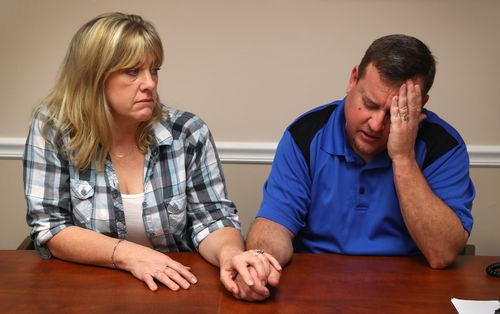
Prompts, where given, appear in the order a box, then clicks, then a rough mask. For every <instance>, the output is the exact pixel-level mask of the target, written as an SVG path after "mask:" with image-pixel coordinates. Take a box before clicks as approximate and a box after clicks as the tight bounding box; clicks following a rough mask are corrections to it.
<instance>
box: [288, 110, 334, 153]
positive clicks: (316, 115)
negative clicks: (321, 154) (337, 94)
mask: <svg viewBox="0 0 500 314" xmlns="http://www.w3.org/2000/svg"><path fill="white" fill-rule="evenodd" d="M340 105H341V102H339V101H335V102H332V103H329V104H327V105H323V106H320V107H317V108H314V109H312V110H310V111H308V112H306V113H304V114H303V115H301V116H300V117H299V118H297V119H296V120H295V121H294V122H293V123H292V124H291V125H290V126H289V127H288V129H287V130H288V132H289V133H290V136H291V137H292V139H293V140H294V142H295V144H296V145H297V146H298V147H299V148H300V150H301V151H302V154H303V155H304V156H305V157H306V159H308V156H309V146H310V144H311V142H312V141H313V139H314V138H315V137H316V134H318V132H319V131H320V130H321V129H322V128H323V127H324V126H325V125H326V124H327V122H328V121H329V120H330V117H331V116H332V114H333V113H334V112H335V111H336V109H337V108H338V107H339V106H340Z"/></svg>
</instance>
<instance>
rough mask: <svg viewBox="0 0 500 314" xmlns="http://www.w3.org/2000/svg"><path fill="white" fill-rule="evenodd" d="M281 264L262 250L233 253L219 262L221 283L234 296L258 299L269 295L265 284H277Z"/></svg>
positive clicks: (249, 299) (250, 299)
mask: <svg viewBox="0 0 500 314" xmlns="http://www.w3.org/2000/svg"><path fill="white" fill-rule="evenodd" d="M280 272H281V265H280V264H279V263H278V261H277V260H276V259H275V258H274V257H273V256H272V255H270V254H268V253H265V252H264V251H262V250H248V251H245V252H242V253H240V254H237V255H233V256H232V258H231V259H230V260H228V261H227V262H224V263H223V264H221V268H220V278H221V282H222V284H223V285H224V286H225V287H226V289H227V290H228V291H230V292H231V293H232V294H233V296H234V297H235V298H238V299H245V300H248V301H260V300H263V299H266V298H267V297H269V295H270V292H269V289H268V288H267V287H266V285H267V284H270V285H272V286H277V285H278V283H279V277H280V274H281V273H280Z"/></svg>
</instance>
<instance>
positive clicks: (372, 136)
mask: <svg viewBox="0 0 500 314" xmlns="http://www.w3.org/2000/svg"><path fill="white" fill-rule="evenodd" d="M360 132H361V135H362V137H363V140H364V141H366V142H377V141H379V140H380V135H377V134H371V133H368V132H366V131H360Z"/></svg>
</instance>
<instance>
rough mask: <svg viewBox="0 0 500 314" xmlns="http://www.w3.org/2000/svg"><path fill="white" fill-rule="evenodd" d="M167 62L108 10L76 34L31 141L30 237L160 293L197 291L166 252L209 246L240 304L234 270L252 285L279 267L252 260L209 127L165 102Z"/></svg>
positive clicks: (48, 250) (129, 19)
mask: <svg viewBox="0 0 500 314" xmlns="http://www.w3.org/2000/svg"><path fill="white" fill-rule="evenodd" d="M162 61H163V47H162V43H161V40H160V38H159V36H158V33H157V32H156V30H155V29H154V27H153V26H152V25H151V24H150V23H149V22H147V21H144V20H143V19H142V18H141V17H139V16H136V15H126V14H122V13H109V14H103V15H100V16H98V17H96V18H95V19H93V20H91V21H89V22H88V23H86V24H85V25H83V26H82V27H81V28H80V29H79V30H78V32H77V33H76V34H75V35H74V37H73V39H72V41H71V43H70V47H69V49H68V52H67V55H66V58H65V60H64V63H63V67H62V70H61V73H60V77H59V79H58V81H57V82H56V85H55V87H54V89H53V91H52V92H51V93H50V94H49V95H48V96H47V97H46V98H45V99H44V100H43V101H42V103H41V104H40V105H39V106H38V108H37V110H35V114H34V117H33V121H32V124H31V128H30V132H29V136H28V139H27V142H26V147H25V155H24V180H25V194H26V199H27V204H28V215H27V221H28V224H29V225H30V226H31V227H32V232H31V236H32V238H33V239H34V243H35V247H36V249H37V250H38V252H39V253H40V255H41V256H42V257H43V258H50V257H51V256H52V255H53V256H55V257H58V258H60V259H64V260H68V261H73V262H77V263H84V264H93V265H99V266H106V267H114V268H118V269H123V270H126V271H129V272H130V273H132V274H133V275H134V276H135V277H136V278H138V279H140V280H142V281H144V282H145V283H146V284H147V286H148V287H149V289H151V290H156V289H157V288H158V286H157V283H162V284H164V285H165V286H167V287H168V288H170V289H172V290H178V289H180V288H183V289H187V288H189V287H190V285H192V284H195V283H196V281H197V279H196V277H195V275H194V274H193V273H191V271H190V268H189V267H187V266H185V265H182V264H180V263H178V262H176V261H174V260H172V259H171V258H169V257H168V255H166V254H164V253H161V252H176V251H195V250H199V252H200V254H201V255H202V256H203V257H204V258H205V259H206V260H208V261H209V262H210V263H212V264H214V265H216V266H220V269H221V281H222V283H223V284H224V286H225V287H226V288H227V289H228V290H229V291H231V292H232V293H233V294H234V295H235V296H238V295H239V290H238V286H237V285H236V283H235V282H234V278H235V276H236V273H239V274H240V275H241V276H242V277H243V279H244V280H245V282H247V283H248V284H252V280H253V279H252V278H264V277H265V276H266V274H267V273H268V272H269V268H270V267H271V266H270V265H274V267H277V268H279V264H278V263H277V261H276V260H274V259H273V258H272V257H271V256H270V255H268V254H265V253H262V252H261V251H251V252H243V251H244V243H243V239H242V237H241V233H240V223H239V220H238V216H237V215H236V209H235V207H234V204H233V203H232V202H231V201H229V200H228V199H227V198H226V190H225V183H224V177H223V174H222V169H221V166H220V162H219V159H218V157H217V153H216V151H215V146H214V144H213V140H212V137H211V135H210V132H209V130H208V128H207V126H206V125H205V123H204V122H203V121H202V120H200V119H199V118H198V117H196V116H195V115H193V114H190V113H187V112H182V111H180V110H176V109H172V108H166V107H165V106H163V105H161V104H160V100H159V97H158V94H157V84H158V71H159V68H160V66H161V64H162ZM270 263H271V264H270ZM248 267H250V268H248ZM248 269H253V270H252V275H250V273H249V271H248ZM255 271H256V272H257V273H258V276H256V275H255Z"/></svg>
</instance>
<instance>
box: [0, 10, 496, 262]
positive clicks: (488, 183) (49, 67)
mask: <svg viewBox="0 0 500 314" xmlns="http://www.w3.org/2000/svg"><path fill="white" fill-rule="evenodd" d="M106 11H124V12H130V13H132V12H134V13H138V14H141V15H143V16H144V17H145V18H147V19H149V20H151V21H152V22H153V23H154V24H155V25H156V26H157V28H158V31H159V32H160V35H161V36H162V38H163V40H164V44H165V47H166V64H165V65H164V66H163V67H162V71H161V73H160V77H161V78H160V95H161V97H162V99H163V101H164V102H166V103H167V104H170V105H172V106H175V107H179V108H182V109H185V110H189V111H192V112H195V113H197V114H198V115H200V116H201V117H202V118H203V119H204V120H205V121H207V123H208V124H209V126H210V128H211V130H212V132H213V134H214V136H215V139H216V141H234V142H241V143H243V144H245V143H247V142H275V141H277V140H278V139H279V138H280V136H281V134H282V132H283V130H284V128H285V127H286V126H287V125H288V124H289V123H290V121H292V120H293V119H295V118H296V116H297V115H299V114H301V113H303V112H304V111H306V110H308V109H310V108H312V107H315V106H318V105H321V104H324V103H327V102H330V101H331V100H334V99H338V98H341V97H343V95H344V90H345V85H346V83H347V78H348V76H349V72H350V70H351V68H352V67H353V66H354V65H355V64H356V63H357V62H358V61H359V59H360V57H361V56H362V54H363V52H364V50H365V49H366V47H367V46H368V44H369V43H370V42H371V41H372V40H373V39H375V38H377V37H379V36H381V35H385V34H389V33H407V34H411V35H415V36H417V37H420V38H421V39H422V40H423V41H425V42H426V43H428V44H429V46H430V47H431V49H432V50H433V52H434V53H435V55H436V57H437V60H438V74H437V77H436V81H435V85H434V88H433V90H432V92H431V99H430V101H429V103H428V107H429V108H432V110H434V111H436V112H437V113H438V114H440V115H441V116H443V117H445V118H446V119H447V120H448V121H450V122H451V123H452V124H453V125H454V126H455V127H457V128H458V129H459V130H460V132H461V134H462V135H463V137H464V139H465V141H466V142H467V144H468V145H491V146H493V147H498V146H499V145H500V137H499V135H500V123H498V121H497V120H498V117H499V116H500V105H499V103H498V101H499V99H500V89H499V88H498V74H499V73H500V58H498V56H500V41H499V40H498V31H499V30H500V1H496V0H477V1H465V0H440V1H434V0H421V1H396V0H357V1H345V0H307V1H306V0H287V1H283V0H246V1H243V0H209V1H202V0H196V1H195V0H183V1H177V0H176V1H174V0H167V1H160V0H158V1H151V0H145V1H135V0H134V1H132V0H125V1H123V0H108V1H95V0H87V1H83V0H43V1H37V0H0V43H1V44H0V45H1V49H0V55H1V58H0V68H1V69H2V70H1V71H0V91H1V95H2V102H3V104H2V110H3V112H2V115H0V142H1V140H2V138H10V137H15V138H22V137H24V136H25V135H26V130H27V126H28V123H29V114H30V112H31V110H32V107H33V105H35V104H36V103H37V102H38V101H40V99H41V98H42V97H43V96H45V95H46V94H47V92H48V91H49V90H50V88H51V86H52V85H53V82H54V79H55V76H56V73H57V70H58V68H59V65H60V62H61V60H62V58H63V56H64V54H65V51H66V48H67V45H68V42H69V40H70V38H71V36H72V35H73V33H74V32H75V31H76V29H77V28H78V27H79V26H80V25H81V24H82V23H84V22H86V21H87V20H89V19H90V18H92V17H94V16H95V15H97V14H99V13H102V12H106ZM0 148H1V147H0ZM224 169H225V171H226V176H227V181H228V188H229V192H230V195H231V196H232V198H233V199H234V200H235V202H236V203H237V205H238V207H239V208H240V215H241V217H242V221H243V225H244V230H245V231H246V230H247V228H248V225H249V223H250V221H251V219H252V218H253V216H254V214H255V212H256V210H257V207H258V205H259V203H260V199H261V189H262V183H263V182H264V180H265V178H266V176H267V173H268V171H269V169H270V166H269V165H251V164H224ZM0 173H2V178H1V179H0V187H1V188H2V189H1V192H0V193H1V194H0V195H1V196H2V214H3V215H2V218H3V219H2V220H1V221H0V249H10V248H15V247H16V245H17V244H18V243H19V242H20V241H21V240H22V239H23V237H24V235H25V234H27V231H28V229H27V227H26V225H25V222H24V215H25V205H24V199H23V196H22V183H21V174H22V168H21V161H20V160H19V159H16V160H0ZM472 176H473V179H474V181H475V183H476V187H477V194H478V198H477V201H476V203H475V209H474V215H475V217H476V224H475V227H474V230H473V233H472V236H471V239H470V241H471V242H472V243H473V244H476V246H477V253H478V254H482V255H500V241H499V240H498V239H499V238H500V231H498V230H500V229H499V228H498V227H497V225H498V222H499V221H500V204H499V203H500V196H499V195H500V193H499V192H500V191H499V188H498V182H500V168H474V169H473V170H472Z"/></svg>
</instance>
